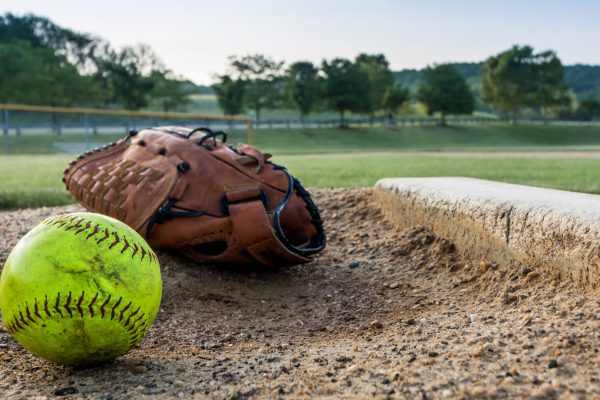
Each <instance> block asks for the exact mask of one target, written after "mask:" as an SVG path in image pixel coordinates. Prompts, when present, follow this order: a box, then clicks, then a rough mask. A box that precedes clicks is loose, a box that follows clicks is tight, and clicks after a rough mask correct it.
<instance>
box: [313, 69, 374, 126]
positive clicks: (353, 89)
mask: <svg viewBox="0 0 600 400" xmlns="http://www.w3.org/2000/svg"><path fill="white" fill-rule="evenodd" d="M321 70H322V71H323V74H324V77H325V80H324V83H323V97H324V99H325V100H326V101H327V103H328V105H329V107H330V108H331V109H332V110H335V111H337V112H339V114H340V126H345V123H344V114H345V113H346V112H347V111H353V112H358V111H360V110H361V109H362V108H363V104H364V103H363V102H364V99H365V98H366V97H368V96H369V91H370V89H371V86H370V83H369V76H368V75H367V73H366V72H365V71H364V70H362V69H361V68H360V67H359V66H358V65H356V64H354V63H352V62H351V61H350V60H346V59H343V58H335V59H333V60H331V61H330V62H328V61H326V60H324V61H323V64H322V66H321Z"/></svg>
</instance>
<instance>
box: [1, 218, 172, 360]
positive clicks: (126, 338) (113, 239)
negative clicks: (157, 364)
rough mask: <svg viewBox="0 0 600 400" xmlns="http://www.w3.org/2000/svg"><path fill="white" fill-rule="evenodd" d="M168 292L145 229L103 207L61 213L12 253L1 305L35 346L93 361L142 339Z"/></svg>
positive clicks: (55, 356)
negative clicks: (105, 212)
mask: <svg viewBox="0 0 600 400" xmlns="http://www.w3.org/2000/svg"><path fill="white" fill-rule="evenodd" d="M161 292H162V281H161V277H160V266H159V264H158V259H157V257H156V255H155V254H154V252H153V251H152V249H150V247H149V246H148V244H147V243H146V242H145V241H144V239H143V238H142V237H141V236H140V235H139V234H138V233H137V232H135V231H134V230H133V229H131V228H130V227H128V226H127V225H125V224H124V223H122V222H120V221H118V220H116V219H113V218H110V217H107V216H104V215H100V214H94V213H73V214H61V215H56V216H53V217H50V218H48V219H46V220H45V221H43V222H42V223H40V224H39V225H38V226H36V227H35V228H34V229H32V230H31V231H30V232H29V233H27V234H26V235H25V236H24V237H23V238H22V239H21V240H20V241H19V242H18V243H17V245H16V246H15V248H14V249H13V250H12V252H11V253H10V255H9V256H8V259H7V260H6V263H5V265H4V268H3V270H2V275H1V276H0V310H1V311H2V321H3V322H4V326H5V327H6V329H7V330H8V331H9V332H10V333H11V334H12V335H13V337H14V338H15V339H16V340H17V341H18V342H19V343H21V344H22V345H23V346H24V347H25V348H27V349H28V350H29V351H31V352H32V353H33V354H35V355H37V356H40V357H43V358H45V359H47V360H49V361H53V362H56V363H59V364H65V365H91V364H97V363H101V362H104V361H108V360H112V359H114V358H116V357H118V356H120V355H123V354H125V353H126V352H127V351H129V349H131V348H132V347H133V346H135V345H137V344H138V343H139V342H140V341H141V340H142V337H143V336H144V335H145V333H146V332H147V331H148V329H149V328H150V326H151V325H152V322H153V321H154V317H155V316H156V313H157V312H158V309H159V306H160V299H161Z"/></svg>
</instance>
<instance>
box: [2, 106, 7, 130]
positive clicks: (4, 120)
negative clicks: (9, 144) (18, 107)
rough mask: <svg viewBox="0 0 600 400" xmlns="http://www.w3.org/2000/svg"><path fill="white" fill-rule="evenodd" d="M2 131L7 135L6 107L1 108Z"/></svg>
mask: <svg viewBox="0 0 600 400" xmlns="http://www.w3.org/2000/svg"><path fill="white" fill-rule="evenodd" d="M2 131H3V132H4V134H5V135H8V109H7V108H5V109H4V110H2Z"/></svg>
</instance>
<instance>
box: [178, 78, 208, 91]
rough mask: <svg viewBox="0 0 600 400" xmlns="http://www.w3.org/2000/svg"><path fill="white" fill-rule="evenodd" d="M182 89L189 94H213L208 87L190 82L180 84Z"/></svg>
mask: <svg viewBox="0 0 600 400" xmlns="http://www.w3.org/2000/svg"><path fill="white" fill-rule="evenodd" d="M181 86H182V89H183V90H184V91H185V92H186V93H189V94H195V93H197V94H214V93H215V92H214V90H213V89H212V88H211V87H210V86H205V85H196V84H195V83H194V82H192V81H190V80H186V81H183V82H182V83H181Z"/></svg>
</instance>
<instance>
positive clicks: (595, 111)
mask: <svg viewBox="0 0 600 400" xmlns="http://www.w3.org/2000/svg"><path fill="white" fill-rule="evenodd" d="M580 108H581V111H582V113H583V117H584V119H587V120H592V119H594V118H596V117H600V100H595V99H587V100H583V101H582V102H581V104H580Z"/></svg>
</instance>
